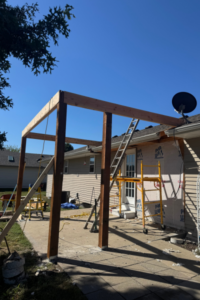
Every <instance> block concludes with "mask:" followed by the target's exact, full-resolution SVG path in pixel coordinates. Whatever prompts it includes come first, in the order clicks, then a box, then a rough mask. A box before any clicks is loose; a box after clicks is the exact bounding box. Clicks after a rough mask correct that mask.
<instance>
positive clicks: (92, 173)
mask: <svg viewBox="0 0 200 300" xmlns="http://www.w3.org/2000/svg"><path fill="white" fill-rule="evenodd" d="M91 158H94V164H93V163H92V164H91V162H90V159H91ZM90 159H89V173H90V174H94V173H95V156H90ZM90 166H94V171H93V172H90Z"/></svg>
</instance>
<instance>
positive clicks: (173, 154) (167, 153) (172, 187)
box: [47, 142, 184, 228]
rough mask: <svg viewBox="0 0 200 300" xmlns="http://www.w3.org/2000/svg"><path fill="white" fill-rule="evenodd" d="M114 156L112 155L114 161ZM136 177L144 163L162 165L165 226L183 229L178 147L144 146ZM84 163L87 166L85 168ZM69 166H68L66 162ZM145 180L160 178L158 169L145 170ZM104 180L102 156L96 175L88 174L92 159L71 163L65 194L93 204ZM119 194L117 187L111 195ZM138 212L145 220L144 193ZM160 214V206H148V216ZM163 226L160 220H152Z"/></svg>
mask: <svg viewBox="0 0 200 300" xmlns="http://www.w3.org/2000/svg"><path fill="white" fill-rule="evenodd" d="M114 154H115V153H112V158H113V156H114ZM136 156H137V160H136V165H137V176H138V177H140V176H141V168H140V166H141V160H143V164H146V165H157V164H158V161H160V163H161V174H162V180H163V184H162V185H163V186H162V198H163V207H162V209H163V217H164V218H163V219H164V224H165V225H168V226H172V227H175V228H184V199H183V186H182V184H181V182H182V181H183V160H182V156H181V152H180V148H179V144H178V143H176V145H175V144H174V142H165V143H155V144H151V145H148V146H141V147H138V148H137V151H136ZM84 162H86V164H85V165H84ZM65 164H66V162H65ZM144 175H145V176H149V177H151V176H158V168H144ZM47 178H48V179H47V196H49V197H50V196H51V189H52V174H50V175H48V177H47ZM100 180H101V156H100V155H98V156H96V163H95V173H94V174H89V157H86V158H76V159H70V160H68V174H64V177H63V191H70V194H71V196H72V197H76V193H79V198H80V201H82V202H87V203H91V204H94V199H95V198H97V197H98V195H99V192H100ZM145 188H146V189H152V188H154V185H153V183H149V182H146V183H145ZM116 193H118V188H117V187H115V188H113V189H112V191H111V193H110V194H111V195H115V194H116ZM136 199H137V202H136V208H137V215H138V217H141V216H142V207H141V193H140V191H139V190H137V196H136ZM159 199H160V197H159V192H158V191H155V192H146V195H145V201H149V202H151V201H156V200H159ZM118 202H119V199H118V197H117V196H116V197H112V198H110V205H117V204H118ZM159 212H160V204H149V205H147V206H145V214H146V215H149V214H157V213H159ZM151 219H152V220H153V221H155V222H156V223H160V217H152V218H151Z"/></svg>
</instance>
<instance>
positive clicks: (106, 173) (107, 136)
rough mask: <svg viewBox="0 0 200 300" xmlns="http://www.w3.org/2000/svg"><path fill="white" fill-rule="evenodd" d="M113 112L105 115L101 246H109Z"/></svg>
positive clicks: (100, 228) (100, 227)
mask: <svg viewBox="0 0 200 300" xmlns="http://www.w3.org/2000/svg"><path fill="white" fill-rule="evenodd" d="M111 132H112V114H111V113H106V112H105V113H104V116H103V143H102V161H101V198H100V216H99V247H100V248H107V247H108V225H109V224H108V223H109V196H110V160H111Z"/></svg>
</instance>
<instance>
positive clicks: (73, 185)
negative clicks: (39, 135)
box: [43, 114, 200, 239]
mask: <svg viewBox="0 0 200 300" xmlns="http://www.w3.org/2000/svg"><path fill="white" fill-rule="evenodd" d="M188 121H189V123H188V124H185V125H182V126H179V127H176V128H174V129H170V128H171V127H170V126H167V125H158V126H154V127H152V126H149V127H148V128H145V129H144V130H137V131H136V132H135V133H134V135H133V138H132V140H131V142H130V144H129V147H128V150H127V151H126V157H125V160H124V162H123V165H122V168H121V172H122V176H129V177H140V176H141V169H140V165H141V161H143V163H144V164H145V165H157V164H158V161H160V163H161V174H162V197H163V207H162V209H163V217H164V224H165V225H167V226H171V227H175V228H178V229H185V230H187V232H189V233H190V234H191V236H193V237H194V238H195V239H196V236H197V230H196V227H197V193H196V185H197V180H198V174H199V170H198V167H199V165H200V114H199V115H195V116H192V117H189V118H188ZM122 138H123V137H122V136H118V137H113V138H112V145H111V147H112V157H111V161H112V158H113V157H114V155H115V153H116V150H117V148H118V147H119V144H120V142H121V140H122ZM101 150H102V146H98V147H88V146H86V147H81V148H79V149H76V150H72V151H70V152H67V153H65V156H64V159H65V164H64V170H63V172H64V176H63V187H62V189H63V191H70V195H71V196H72V197H76V195H77V193H78V196H79V199H80V201H82V202H86V203H90V204H92V205H93V204H94V200H95V198H98V195H99V193H100V180H101ZM43 161H44V162H45V160H43ZM47 161H49V159H47V160H46V162H47ZM144 174H145V175H147V176H157V175H158V170H157V168H144ZM52 178H53V175H52V172H51V173H50V174H48V176H47V190H46V193H47V196H48V197H50V196H51V189H52ZM152 188H153V185H152V183H145V189H152ZM121 193H122V213H123V216H124V217H126V218H131V217H134V216H135V215H137V216H139V217H140V216H141V209H142V207H141V193H140V191H139V190H138V189H137V186H136V184H135V183H125V184H124V185H123V187H122V190H121ZM117 194H118V188H117V187H114V188H112V190H111V193H110V206H111V207H110V209H111V210H112V213H114V214H118V208H113V207H114V206H115V205H117V204H118V202H119V200H118V196H117ZM155 200H159V195H158V192H156V191H155V192H153V191H152V192H146V193H145V202H148V201H149V204H148V205H147V206H146V214H157V213H159V212H160V204H150V202H151V201H155ZM151 219H152V220H153V221H155V222H158V223H159V217H152V218H151Z"/></svg>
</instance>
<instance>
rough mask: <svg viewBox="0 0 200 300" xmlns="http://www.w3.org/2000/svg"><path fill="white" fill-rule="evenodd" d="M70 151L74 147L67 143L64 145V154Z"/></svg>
mask: <svg viewBox="0 0 200 300" xmlns="http://www.w3.org/2000/svg"><path fill="white" fill-rule="evenodd" d="M71 150H74V147H73V146H72V145H71V144H69V143H65V152H68V151H71Z"/></svg>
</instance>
